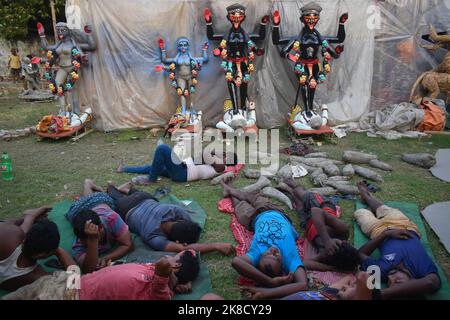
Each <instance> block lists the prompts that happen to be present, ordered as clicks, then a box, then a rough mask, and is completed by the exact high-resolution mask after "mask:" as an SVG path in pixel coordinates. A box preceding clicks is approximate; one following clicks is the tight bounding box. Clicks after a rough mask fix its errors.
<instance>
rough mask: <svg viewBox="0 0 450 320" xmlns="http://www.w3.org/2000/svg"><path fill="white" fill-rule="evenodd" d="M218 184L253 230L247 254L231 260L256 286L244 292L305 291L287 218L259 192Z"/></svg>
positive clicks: (263, 295)
mask: <svg viewBox="0 0 450 320" xmlns="http://www.w3.org/2000/svg"><path fill="white" fill-rule="evenodd" d="M221 184H222V187H223V193H224V196H225V197H230V198H231V199H232V201H233V205H234V209H235V212H236V217H237V219H238V221H239V223H240V224H242V225H243V226H244V227H246V228H247V229H248V230H249V231H254V236H253V241H252V244H251V247H250V249H249V251H248V253H247V254H246V255H245V256H240V257H235V258H234V259H233V262H232V266H233V268H234V269H236V271H237V272H238V273H239V274H240V275H242V276H244V277H246V278H248V279H250V280H253V281H254V282H256V284H257V285H258V286H259V287H251V288H247V289H246V291H247V293H248V294H249V295H250V296H251V297H252V298H253V299H274V298H281V297H285V296H288V295H290V294H293V293H296V292H299V291H304V290H307V288H308V285H307V278H306V271H305V267H304V266H303V262H302V260H301V259H300V255H299V253H298V250H297V245H296V243H295V242H296V240H297V238H298V234H297V232H296V231H295V229H294V227H293V226H292V223H291V221H290V219H289V218H288V217H287V216H286V215H285V214H284V213H282V211H281V210H280V209H279V208H278V207H277V206H275V205H274V204H272V203H271V202H270V200H269V199H267V198H265V197H264V196H262V195H261V194H258V193H245V192H240V191H238V190H236V189H234V188H232V187H231V186H229V185H228V184H226V183H225V182H223V181H222V182H221Z"/></svg>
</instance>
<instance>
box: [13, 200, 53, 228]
mask: <svg viewBox="0 0 450 320" xmlns="http://www.w3.org/2000/svg"><path fill="white" fill-rule="evenodd" d="M51 209H52V207H51V206H43V207H40V208H38V209H29V210H27V211H25V212H24V213H23V222H22V224H21V225H20V228H21V229H22V231H23V232H24V233H25V234H26V233H27V232H28V231H30V229H31V227H32V226H33V224H34V222H35V221H36V220H37V219H39V218H42V217H46V216H47V213H48V212H49V211H50V210H51Z"/></svg>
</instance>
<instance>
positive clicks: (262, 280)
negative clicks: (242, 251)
mask: <svg viewBox="0 0 450 320" xmlns="http://www.w3.org/2000/svg"><path fill="white" fill-rule="evenodd" d="M231 265H232V266H233V268H234V269H235V270H236V271H237V272H238V273H239V274H240V275H241V276H244V277H246V278H249V279H251V280H253V281H255V282H256V283H257V284H259V285H261V286H264V287H269V288H273V287H277V286H281V285H284V284H286V283H291V282H292V280H293V275H292V274H289V275H287V276H284V277H275V278H271V277H269V276H268V275H266V274H264V273H263V272H261V271H259V269H258V268H255V267H254V266H253V264H252V262H251V261H250V258H249V257H248V256H240V257H235V258H233V261H232V262H231Z"/></svg>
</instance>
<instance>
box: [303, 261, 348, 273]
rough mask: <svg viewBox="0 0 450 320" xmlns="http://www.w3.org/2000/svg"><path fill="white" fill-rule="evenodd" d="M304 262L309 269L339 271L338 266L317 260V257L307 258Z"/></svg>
mask: <svg viewBox="0 0 450 320" xmlns="http://www.w3.org/2000/svg"><path fill="white" fill-rule="evenodd" d="M303 263H304V265H305V268H306V269H308V270H314V271H321V272H326V271H333V272H338V271H339V270H338V269H337V268H336V267H333V266H330V265H327V264H325V263H322V262H320V261H319V260H315V259H306V260H304V261H303Z"/></svg>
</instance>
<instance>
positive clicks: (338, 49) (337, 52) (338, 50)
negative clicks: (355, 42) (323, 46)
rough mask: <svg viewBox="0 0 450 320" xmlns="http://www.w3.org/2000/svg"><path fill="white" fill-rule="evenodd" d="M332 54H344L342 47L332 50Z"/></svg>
mask: <svg viewBox="0 0 450 320" xmlns="http://www.w3.org/2000/svg"><path fill="white" fill-rule="evenodd" d="M334 52H336V54H341V53H342V52H344V46H337V47H336V48H335V49H334Z"/></svg>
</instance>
